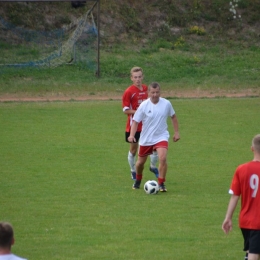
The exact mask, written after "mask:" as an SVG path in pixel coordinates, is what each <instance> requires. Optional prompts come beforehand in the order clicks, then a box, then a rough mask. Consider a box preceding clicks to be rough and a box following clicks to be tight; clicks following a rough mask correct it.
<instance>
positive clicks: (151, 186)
mask: <svg viewBox="0 0 260 260" xmlns="http://www.w3.org/2000/svg"><path fill="white" fill-rule="evenodd" d="M144 191H145V193H146V194H152V195H155V194H157V193H158V191H159V185H158V183H157V181H147V182H146V183H145V184H144Z"/></svg>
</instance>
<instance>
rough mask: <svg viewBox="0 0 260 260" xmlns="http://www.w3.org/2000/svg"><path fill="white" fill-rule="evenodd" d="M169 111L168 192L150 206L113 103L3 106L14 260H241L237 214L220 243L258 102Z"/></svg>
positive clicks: (248, 155) (211, 102) (197, 104)
mask: <svg viewBox="0 0 260 260" xmlns="http://www.w3.org/2000/svg"><path fill="white" fill-rule="evenodd" d="M171 102H172V104H173V107H174V109H175V111H176V114H177V116H178V120H179V128H180V136H181V140H180V141H179V142H177V143H173V142H172V141H170V143H169V153H168V173H167V178H166V185H167V189H168V192H167V193H159V194H158V195H146V194H145V192H144V190H143V189H140V190H132V188H131V186H132V183H133V182H132V180H131V178H130V171H129V166H128V162H127V153H128V147H129V146H128V144H126V143H125V141H124V131H125V121H126V117H125V115H124V114H123V112H122V109H121V103H120V101H87V102H33V103H29V102H24V103H19V102H17V103H12V102H7V103H0V145H1V146H0V147H1V148H0V180H1V181H0V191H1V202H0V216H1V217H0V220H1V221H9V222H11V223H12V224H13V226H14V230H15V237H16V244H15V246H14V247H13V252H14V253H15V254H18V255H20V256H22V257H25V258H28V259H29V260H32V259H37V260H41V259H42V260H46V259H48V260H59V259H62V260H66V259H74V260H80V259H140V260H141V259H181V260H184V259H185V260H186V259H191V260H193V259H194V260H198V259H207V260H210V259H216V260H217V259H231V260H233V259H243V256H244V253H243V251H242V248H243V243H242V236H241V234H240V230H239V228H238V225H237V223H238V221H237V214H238V211H236V214H235V216H234V228H233V231H232V232H231V233H230V234H229V235H228V236H226V235H225V234H224V233H223V231H222V230H221V224H222V221H223V219H224V215H225V212H226V208H227V204H228V201H229V194H228V189H229V185H230V182H231V179H232V176H233V173H234V170H235V168H236V167H237V165H238V164H241V163H243V162H246V161H249V160H251V159H252V152H251V150H250V145H251V140H252V138H253V136H254V135H255V134H259V133H260V127H259V126H260V124H259V105H260V98H240V99H229V98H219V99H174V100H171ZM169 123H170V122H169ZM169 126H170V127H169V130H170V133H171V134H172V127H171V125H170V124H169ZM149 179H154V176H153V174H152V173H151V172H149V169H148V164H147V165H146V169H145V171H144V179H143V184H144V182H145V181H146V180H149Z"/></svg>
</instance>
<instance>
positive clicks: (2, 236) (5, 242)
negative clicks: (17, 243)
mask: <svg viewBox="0 0 260 260" xmlns="http://www.w3.org/2000/svg"><path fill="white" fill-rule="evenodd" d="M13 244H14V231H13V227H12V225H11V224H10V223H7V222H0V260H26V259H25V258H21V257H19V256H16V255H14V254H12V252H11V247H12V245H13Z"/></svg>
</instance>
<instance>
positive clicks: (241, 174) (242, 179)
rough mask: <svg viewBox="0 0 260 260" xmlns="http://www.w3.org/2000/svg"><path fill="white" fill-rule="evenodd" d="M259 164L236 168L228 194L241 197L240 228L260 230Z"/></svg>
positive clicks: (252, 162)
mask: <svg viewBox="0 0 260 260" xmlns="http://www.w3.org/2000/svg"><path fill="white" fill-rule="evenodd" d="M259 180H260V162H258V161H251V162H248V163H245V164H241V165H239V166H238V167H237V169H236V171H235V174H234V177H233V180H232V183H231V187H230V191H229V193H231V194H234V195H237V196H240V195H241V209H240V214H239V226H240V228H246V229H254V230H260V187H259V186H260V182H259Z"/></svg>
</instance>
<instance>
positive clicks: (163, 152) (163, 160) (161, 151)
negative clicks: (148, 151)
mask: <svg viewBox="0 0 260 260" xmlns="http://www.w3.org/2000/svg"><path fill="white" fill-rule="evenodd" d="M154 148H156V151H157V153H158V158H159V177H158V184H159V186H160V191H162V192H166V191H167V189H166V187H165V181H166V173H167V168H168V165H167V152H168V142H166V141H163V142H160V143H158V144H156V145H155V146H154Z"/></svg>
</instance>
